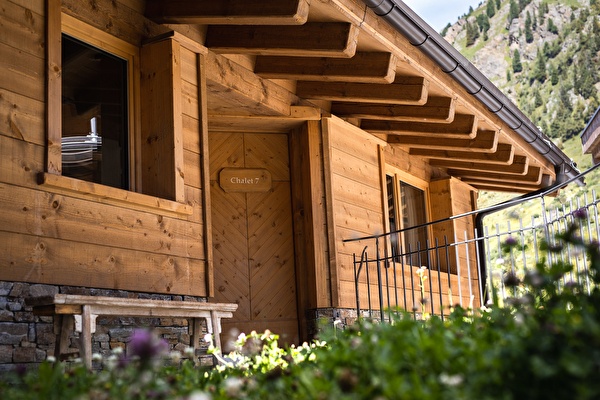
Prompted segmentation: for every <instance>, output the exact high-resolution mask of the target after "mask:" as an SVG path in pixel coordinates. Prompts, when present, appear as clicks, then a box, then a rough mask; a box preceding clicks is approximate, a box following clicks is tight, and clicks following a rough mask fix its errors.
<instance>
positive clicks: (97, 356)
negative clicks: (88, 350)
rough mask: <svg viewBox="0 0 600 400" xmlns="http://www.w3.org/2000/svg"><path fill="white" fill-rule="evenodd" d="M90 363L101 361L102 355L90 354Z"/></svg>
mask: <svg viewBox="0 0 600 400" xmlns="http://www.w3.org/2000/svg"><path fill="white" fill-rule="evenodd" d="M92 361H102V354H100V353H94V354H92Z"/></svg>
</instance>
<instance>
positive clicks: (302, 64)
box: [146, 0, 578, 193]
mask: <svg viewBox="0 0 600 400" xmlns="http://www.w3.org/2000/svg"><path fill="white" fill-rule="evenodd" d="M146 16H147V17H148V18H150V19H153V20H154V21H156V22H159V23H168V24H171V25H172V26H173V27H174V29H186V32H192V33H194V32H198V34H197V36H198V40H199V42H200V43H203V44H204V46H206V47H207V48H208V49H209V50H210V51H209V52H208V53H207V56H206V65H207V69H206V73H207V76H206V80H207V88H208V92H209V95H208V99H207V103H208V113H209V121H208V123H209V127H210V128H211V129H213V130H219V129H229V130H231V129H238V128H239V129H249V128H250V129H254V130H263V131H278V130H281V131H284V130H286V129H289V128H290V127H291V126H294V124H297V123H298V121H301V120H306V119H315V118H318V116H316V115H313V114H311V112H310V111H307V110H309V109H310V107H311V106H313V107H315V106H316V108H318V109H322V110H325V111H327V112H330V113H331V114H334V115H336V116H338V117H340V118H343V119H345V120H347V121H348V122H350V123H353V124H355V125H357V126H359V127H360V128H362V129H363V130H365V131H367V132H369V133H371V134H372V135H374V136H376V137H378V138H381V139H382V140H384V141H385V142H386V143H387V144H388V145H389V146H398V147H401V148H402V149H403V150H405V151H406V152H407V153H408V154H410V155H412V156H415V157H423V158H425V159H427V160H428V161H429V163H430V164H431V165H432V166H433V167H435V168H437V169H438V170H439V171H440V173H441V174H447V175H450V176H453V177H456V178H458V179H461V180H462V181H464V182H466V183H469V184H470V185H472V186H474V187H475V188H478V189H483V190H500V191H512V192H521V193H526V192H530V191H535V190H539V189H541V188H544V187H548V186H550V185H552V184H553V183H554V182H555V181H556V179H557V175H559V174H560V173H564V174H566V176H567V178H570V177H573V176H576V175H577V173H578V171H577V169H576V168H575V166H574V164H573V163H572V161H571V159H570V158H569V157H568V156H566V155H565V154H564V153H563V152H562V151H561V150H560V149H559V148H558V147H557V146H556V145H554V144H553V143H552V141H551V140H550V139H549V138H548V137H546V136H545V135H544V134H543V133H542V132H540V131H539V130H538V129H537V127H535V126H534V124H533V123H532V122H531V121H530V120H529V119H528V118H527V117H526V116H525V115H524V114H523V113H522V112H521V111H520V110H519V109H518V107H516V106H515V105H514V104H513V103H512V102H511V101H510V100H509V99H508V98H507V97H506V96H505V95H504V94H502V93H501V92H500V90H499V89H498V88H496V87H495V86H494V85H493V84H492V83H491V82H490V81H489V80H488V79H487V78H486V77H485V76H483V74H482V73H481V72H480V71H479V70H478V69H477V68H476V67H474V66H473V65H472V64H471V63H470V62H469V61H468V60H467V59H466V58H465V57H463V56H462V55H461V54H460V53H459V52H458V51H457V50H456V49H454V48H453V47H452V46H451V45H450V44H448V43H447V42H446V41H445V40H444V39H443V38H442V37H441V36H440V35H439V34H438V33H437V32H435V31H434V30H433V29H432V28H431V27H430V26H429V25H427V24H426V23H425V22H424V21H423V20H422V19H421V18H420V17H419V16H418V15H416V14H415V13H414V12H413V11H412V10H411V9H410V8H409V7H408V6H406V5H405V4H404V3H402V2H400V1H397V2H396V1H392V0H364V1H363V0H320V1H309V0H262V1H255V2H247V0H222V1H220V2H214V1H212V0H198V1H195V0H180V1H173V2H164V1H161V0H148V2H147V9H146Z"/></svg>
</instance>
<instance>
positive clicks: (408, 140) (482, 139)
mask: <svg viewBox="0 0 600 400" xmlns="http://www.w3.org/2000/svg"><path fill="white" fill-rule="evenodd" d="M442 139H443V140H442ZM388 143H394V144H401V145H405V146H410V147H411V148H425V149H454V148H459V149H463V150H464V151H465V152H484V153H493V152H494V151H495V150H496V147H497V146H498V133H497V132H495V131H484V130H481V131H478V132H477V137H475V138H473V139H470V138H464V139H455V138H448V137H446V136H444V135H443V134H439V135H437V134H432V135H428V136H423V135H414V136H413V135H389V136H388Z"/></svg>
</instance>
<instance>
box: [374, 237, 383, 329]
mask: <svg viewBox="0 0 600 400" xmlns="http://www.w3.org/2000/svg"><path fill="white" fill-rule="evenodd" d="M375 254H376V256H377V286H378V289H379V316H380V319H381V321H382V322H383V321H384V320H385V318H384V314H383V287H382V279H381V257H380V256H379V237H377V238H375Z"/></svg>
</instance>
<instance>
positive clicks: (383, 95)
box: [296, 76, 429, 105]
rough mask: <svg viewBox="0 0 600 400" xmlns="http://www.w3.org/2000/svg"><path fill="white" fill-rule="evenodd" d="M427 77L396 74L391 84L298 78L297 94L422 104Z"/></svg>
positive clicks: (339, 99)
mask: <svg viewBox="0 0 600 400" xmlns="http://www.w3.org/2000/svg"><path fill="white" fill-rule="evenodd" d="M428 91H429V81H428V80H426V79H424V78H422V77H417V76H396V78H395V79H394V82H393V83H391V84H377V83H348V82H315V81H300V82H298V83H297V85H296V94H297V95H298V96H299V97H302V98H305V99H312V100H327V101H350V102H357V103H360V102H365V103H383V104H406V105H423V104H425V102H426V101H427V93H428Z"/></svg>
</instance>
